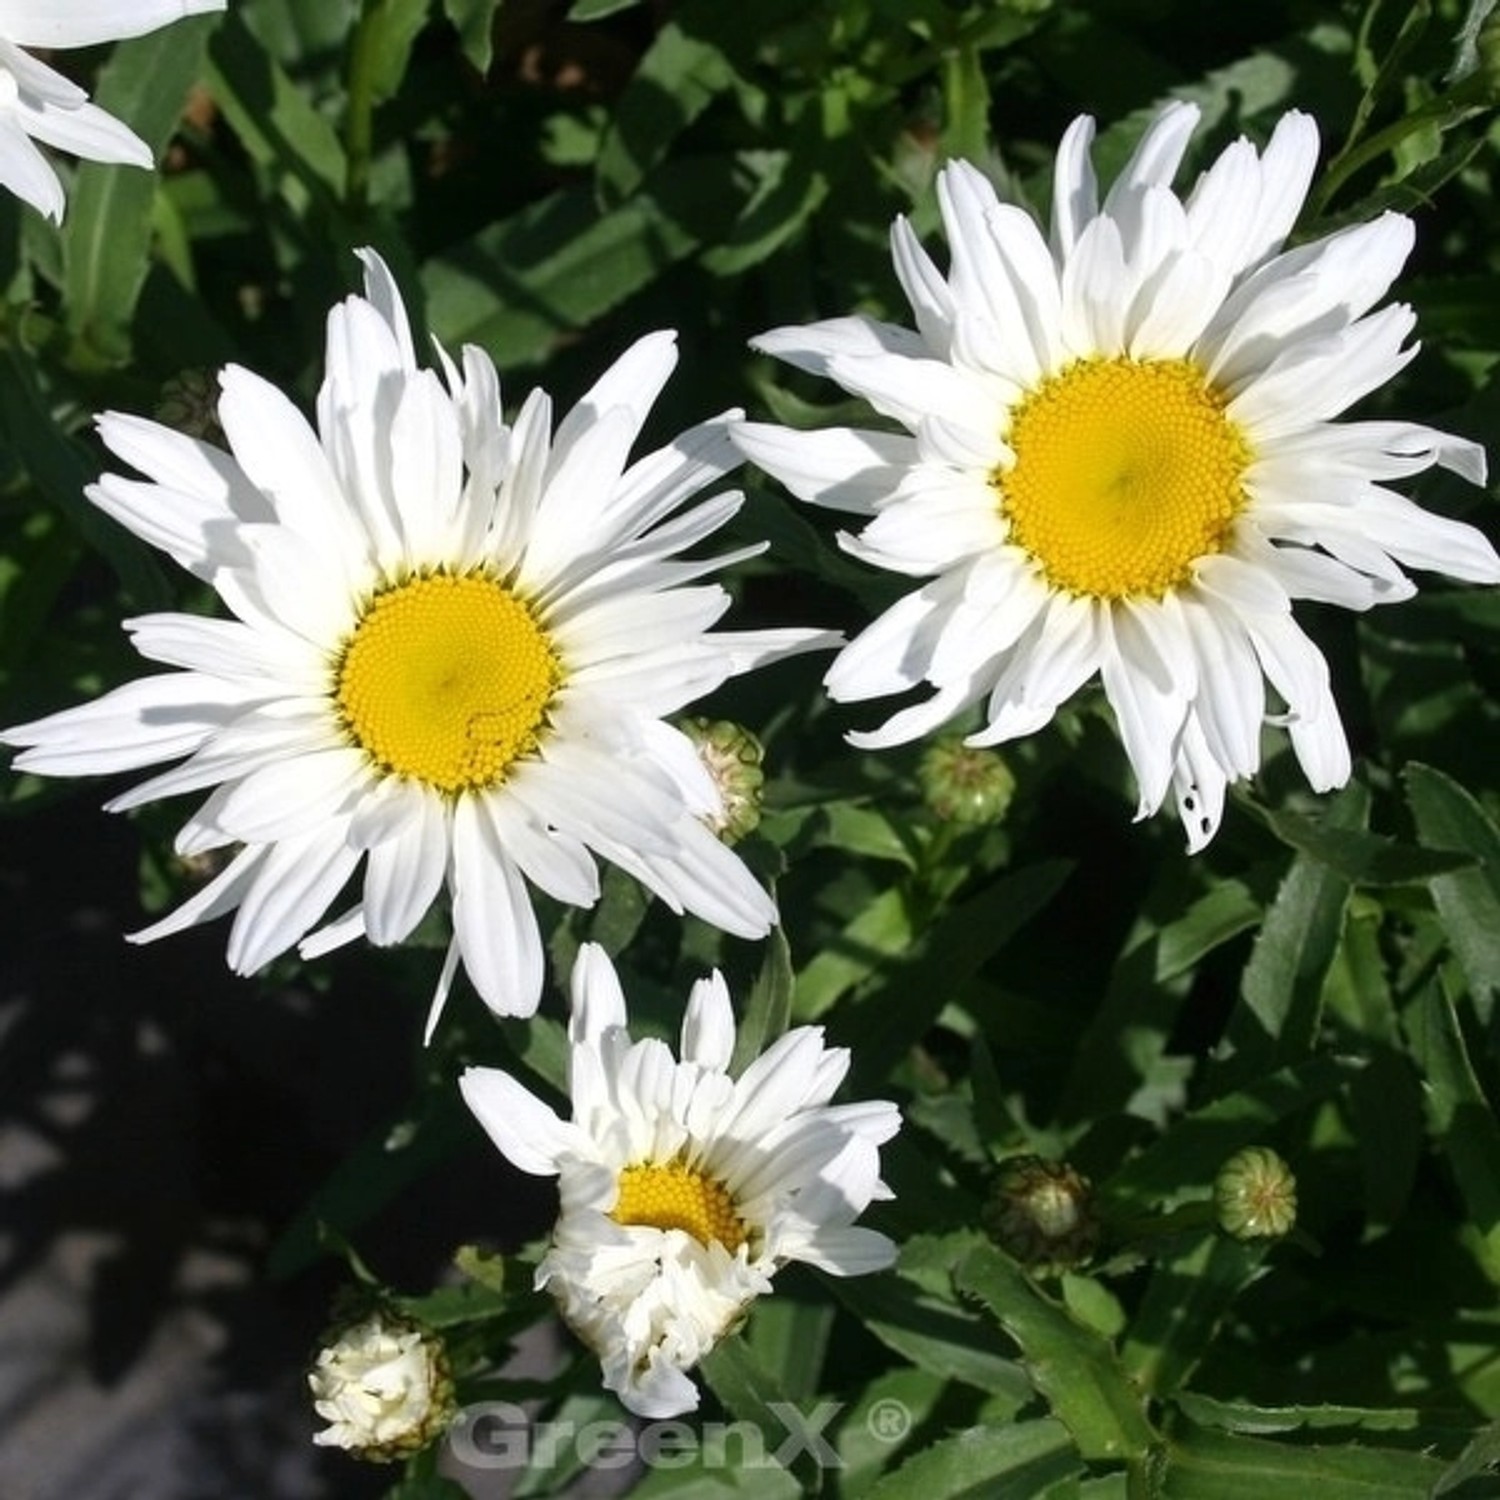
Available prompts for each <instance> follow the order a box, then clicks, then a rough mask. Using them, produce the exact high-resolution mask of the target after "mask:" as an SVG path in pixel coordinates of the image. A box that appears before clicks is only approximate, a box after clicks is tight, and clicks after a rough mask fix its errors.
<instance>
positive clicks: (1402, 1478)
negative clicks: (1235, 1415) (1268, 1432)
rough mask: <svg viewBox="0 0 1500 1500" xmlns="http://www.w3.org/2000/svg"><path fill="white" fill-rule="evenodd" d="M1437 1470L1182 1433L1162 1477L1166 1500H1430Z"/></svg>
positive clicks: (1384, 1458)
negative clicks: (1310, 1499)
mask: <svg viewBox="0 0 1500 1500" xmlns="http://www.w3.org/2000/svg"><path fill="white" fill-rule="evenodd" d="M1441 1473H1442V1465H1441V1464H1440V1463H1439V1462H1438V1461H1437V1460H1436V1459H1432V1458H1428V1457H1427V1456H1426V1455H1425V1454H1421V1453H1404V1452H1401V1451H1400V1450H1397V1449H1386V1448H1365V1447H1355V1446H1353V1445H1341V1446H1337V1447H1335V1446H1331V1445H1324V1444H1310V1445H1305V1446H1304V1445H1302V1444H1297V1445H1295V1446H1294V1445H1292V1444H1290V1443H1272V1442H1267V1441H1265V1440H1264V1439H1261V1438H1252V1437H1241V1436H1238V1435H1231V1434H1228V1433H1222V1432H1214V1431H1212V1430H1210V1429H1206V1428H1194V1427H1191V1426H1185V1427H1184V1430H1183V1431H1182V1432H1181V1433H1180V1434H1178V1433H1174V1435H1173V1439H1172V1442H1171V1444H1170V1446H1169V1448H1168V1452H1167V1459H1166V1463H1165V1466H1164V1468H1163V1470H1162V1476H1161V1490H1160V1494H1161V1495H1162V1497H1163V1500H1307V1496H1309V1495H1316V1496H1317V1497H1318V1500H1427V1496H1428V1495H1429V1493H1430V1491H1431V1489H1432V1486H1433V1484H1434V1482H1435V1481H1436V1480H1437V1479H1438V1477H1439V1476H1440V1474H1441Z"/></svg>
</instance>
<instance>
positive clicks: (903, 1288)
mask: <svg viewBox="0 0 1500 1500" xmlns="http://www.w3.org/2000/svg"><path fill="white" fill-rule="evenodd" d="M829 1290H830V1291H831V1292H832V1294H833V1295H834V1296H835V1297H837V1298H838V1300H839V1301H840V1302H841V1303H842V1304H843V1305H844V1306H845V1307H846V1308H848V1309H849V1311H850V1312H851V1313H853V1314H854V1316H855V1317H856V1318H857V1319H858V1320H859V1322H860V1323H861V1324H862V1325H863V1326H864V1327H865V1328H867V1329H868V1330H869V1332H870V1333H872V1334H873V1335H874V1336H875V1337H876V1338H877V1339H879V1340H880V1342H881V1343H882V1344H884V1345H885V1346H886V1347H887V1348H888V1349H893V1350H895V1352H896V1353H897V1354H899V1355H901V1356H902V1357H903V1358H904V1359H906V1360H909V1361H910V1362H911V1363H912V1364H913V1365H915V1366H916V1367H917V1368H918V1369H919V1370H926V1371H927V1372H928V1373H929V1374H932V1375H938V1376H941V1377H942V1378H943V1379H945V1380H957V1381H962V1382H963V1383H964V1384H965V1385H970V1386H973V1387H974V1388H975V1389H976V1390H981V1391H990V1392H994V1393H996V1394H999V1395H1002V1396H1006V1397H1009V1398H1010V1399H1011V1400H1012V1401H1014V1402H1015V1404H1016V1406H1017V1407H1018V1408H1019V1406H1020V1405H1021V1404H1022V1403H1023V1402H1024V1401H1026V1400H1027V1399H1028V1397H1029V1396H1030V1393H1031V1387H1030V1384H1029V1382H1028V1381H1027V1379H1026V1375H1025V1373H1024V1371H1023V1370H1022V1369H1021V1367H1020V1365H1018V1364H1017V1363H1016V1362H1015V1360H1014V1359H1011V1358H1010V1357H1009V1356H1008V1355H1006V1354H1003V1353H1002V1352H1001V1351H1000V1349H999V1348H998V1347H997V1342H996V1339H995V1335H994V1331H993V1329H991V1328H990V1326H989V1325H988V1324H987V1323H986V1322H985V1321H984V1320H983V1319H982V1318H979V1317H977V1316H976V1315H975V1314H974V1313H973V1312H971V1311H970V1310H969V1309H968V1308H967V1307H964V1306H963V1305H962V1304H958V1303H955V1302H953V1301H952V1300H951V1295H950V1297H949V1298H947V1299H945V1298H943V1297H941V1296H939V1295H937V1294H936V1293H935V1292H930V1291H925V1290H923V1289H922V1288H921V1287H919V1286H916V1285H914V1284H913V1282H912V1281H910V1280H908V1279H907V1278H906V1277H905V1276H901V1275H896V1276H859V1277H850V1278H848V1279H847V1280H838V1281H833V1282H830V1283H829Z"/></svg>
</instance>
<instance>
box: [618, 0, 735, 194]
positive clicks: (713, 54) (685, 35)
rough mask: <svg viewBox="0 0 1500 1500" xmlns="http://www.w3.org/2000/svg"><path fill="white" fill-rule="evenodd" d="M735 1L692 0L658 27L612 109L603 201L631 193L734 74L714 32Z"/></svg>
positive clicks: (723, 21)
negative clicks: (726, 2) (728, 4)
mask: <svg viewBox="0 0 1500 1500" xmlns="http://www.w3.org/2000/svg"><path fill="white" fill-rule="evenodd" d="M736 9H739V8H738V7H726V6H724V5H723V4H722V0H686V3H685V4H682V5H679V6H677V7H676V12H675V14H674V15H673V16H672V18H671V19H670V20H669V21H667V22H666V24H665V25H664V26H663V27H662V28H661V30H660V31H658V32H657V34H656V37H655V39H654V40H653V41H652V43H651V45H650V47H648V48H647V49H646V53H645V55H644V56H643V57H642V58H641V60H640V62H639V63H638V64H637V65H636V69H635V72H634V73H633V74H632V75H631V79H630V82H629V84H627V85H626V88H625V92H624V93H623V94H621V95H620V97H619V98H618V99H617V100H616V101H615V104H614V108H613V109H612V111H611V115H610V128H609V130H608V131H607V132H606V134H605V137H604V143H603V145H602V147H601V148H600V151H599V161H598V164H597V167H596V174H595V176H596V183H597V186H598V189H599V193H600V197H601V198H602V199H603V201H604V202H605V203H608V204H614V203H618V202H620V201H621V200H622V199H624V198H627V197H629V196H630V194H631V193H633V192H634V191H635V190H636V189H637V188H638V187H639V186H640V185H641V183H642V182H643V181H644V179H645V177H646V174H647V173H648V172H650V171H651V170H652V168H653V167H655V166H657V165H658V164H659V163H660V162H661V161H662V160H664V158H665V157H666V154H667V152H668V150H669V149H670V147H671V145H672V142H673V141H674V140H675V139H676V138H677V137H678V136H679V135H681V133H682V132H683V131H684V130H686V129H687V127H688V126H689V125H691V124H692V123H693V121H694V120H696V119H697V118H698V116H699V115H701V114H702V113H703V111H704V110H705V109H707V108H708V106H709V105H710V104H711V103H712V102H713V100H714V98H715V97H716V96H717V95H719V94H721V93H723V92H724V91H725V90H726V89H728V88H729V86H730V84H731V83H732V82H733V81H734V76H735V75H734V69H733V67H732V65H731V64H730V62H729V59H728V57H727V56H726V55H725V52H724V51H723V49H722V48H721V46H720V45H719V42H718V41H716V40H713V39H712V38H713V37H714V36H715V33H716V32H722V31H724V30H726V29H727V28H726V26H725V15H724V13H725V11H726V10H736ZM757 9H759V7H757Z"/></svg>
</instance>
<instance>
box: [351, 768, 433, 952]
mask: <svg viewBox="0 0 1500 1500" xmlns="http://www.w3.org/2000/svg"><path fill="white" fill-rule="evenodd" d="M387 779H390V778H387ZM407 799H408V801H409V804H410V806H411V815H410V816H409V817H408V818H407V819H406V821H405V823H404V824H403V825H402V827H401V828H400V829H399V831H398V832H397V833H396V834H395V835H394V836H393V837H391V838H387V839H383V840H381V841H379V842H377V843H375V844H373V845H372V846H371V847H370V851H369V854H368V856H367V858H366V861H365V886H364V927H365V931H366V933H367V934H368V936H369V939H370V941H371V942H372V943H376V944H380V945H385V944H390V943H399V942H401V941H402V940H403V939H404V938H406V937H408V936H409V935H410V934H411V931H412V929H413V928H414V927H415V926H416V925H417V923H418V922H420V921H421V920H422V918H423V917H424V916H425V915H426V913H427V910H428V908H429V907H430V906H431V905H432V903H433V902H434V901H435V900H436V899H437V894H438V892H439V891H440V890H441V889H442V885H443V876H444V875H445V874H446V873H447V869H448V847H449V842H450V841H449V835H448V812H447V809H446V807H445V806H444V803H443V801H442V799H441V798H440V797H439V796H438V795H437V794H436V793H434V792H431V791H429V790H428V789H427V788H425V787H416V786H412V787H410V788H409V789H408V793H407Z"/></svg>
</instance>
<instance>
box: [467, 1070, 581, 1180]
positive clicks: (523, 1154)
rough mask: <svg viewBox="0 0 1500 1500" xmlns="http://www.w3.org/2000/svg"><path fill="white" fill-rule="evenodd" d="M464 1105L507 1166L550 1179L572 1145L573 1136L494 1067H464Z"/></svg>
mask: <svg viewBox="0 0 1500 1500" xmlns="http://www.w3.org/2000/svg"><path fill="white" fill-rule="evenodd" d="M458 1088H459V1092H460V1093H461V1094H462V1095H463V1096H464V1103H465V1104H467V1105H468V1106H469V1108H470V1109H471V1110H472V1111H473V1112H474V1118H475V1119H477V1120H478V1121H479V1123H480V1124H481V1125H482V1126H483V1127H484V1129H485V1133H486V1134H487V1135H488V1136H489V1138H490V1139H491V1140H492V1141H493V1142H494V1143H495V1145H496V1146H498V1147H499V1149H500V1153H501V1155H502V1156H504V1157H505V1159H506V1160H507V1161H508V1162H510V1163H511V1165H512V1166H514V1167H518V1168H519V1169H520V1170H521V1171H523V1172H529V1173H531V1174H532V1176H534V1177H555V1176H556V1175H557V1163H558V1160H559V1158H560V1157H562V1156H563V1155H565V1154H566V1153H567V1152H568V1151H569V1150H570V1149H571V1148H572V1147H573V1145H574V1132H573V1131H572V1129H571V1128H570V1127H569V1126H568V1125H567V1123H566V1122H564V1121H563V1120H560V1119H559V1118H558V1117H557V1115H556V1113H555V1112H554V1111H553V1110H551V1109H549V1108H548V1107H547V1106H546V1105H545V1104H543V1103H542V1101H541V1100H540V1099H538V1098H537V1097H536V1095H535V1094H533V1093H531V1092H530V1091H529V1090H528V1089H524V1088H522V1087H521V1085H520V1084H519V1083H517V1082H516V1080H515V1079H514V1078H512V1077H511V1076H510V1074H509V1073H506V1072H503V1071H502V1070H501V1069H499V1068H465V1069H464V1071H463V1072H462V1073H460V1074H459V1078H458Z"/></svg>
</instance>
